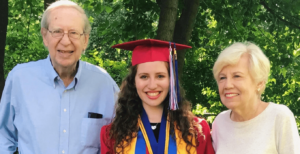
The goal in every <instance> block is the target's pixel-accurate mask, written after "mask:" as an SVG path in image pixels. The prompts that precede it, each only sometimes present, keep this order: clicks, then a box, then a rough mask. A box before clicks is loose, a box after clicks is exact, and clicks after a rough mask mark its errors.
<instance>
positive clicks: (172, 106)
mask: <svg viewBox="0 0 300 154" xmlns="http://www.w3.org/2000/svg"><path fill="white" fill-rule="evenodd" d="M169 44H170V48H169V50H170V57H169V65H170V101H169V107H170V110H177V109H178V104H177V95H176V86H175V80H174V79H175V76H174V73H175V72H174V68H173V56H172V47H171V42H170V43H169Z"/></svg>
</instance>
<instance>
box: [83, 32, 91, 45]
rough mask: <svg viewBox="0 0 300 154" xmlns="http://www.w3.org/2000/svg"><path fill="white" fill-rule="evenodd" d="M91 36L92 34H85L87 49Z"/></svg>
mask: <svg viewBox="0 0 300 154" xmlns="http://www.w3.org/2000/svg"><path fill="white" fill-rule="evenodd" d="M89 38H90V34H85V35H84V48H85V49H86V48H87V46H88V44H89Z"/></svg>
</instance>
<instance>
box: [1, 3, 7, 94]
mask: <svg viewBox="0 0 300 154" xmlns="http://www.w3.org/2000/svg"><path fill="white" fill-rule="evenodd" d="M0 19H1V22H0V98H1V96H2V91H3V88H4V83H5V79H4V68H3V65H4V53H5V41H6V32H7V24H8V0H1V2H0Z"/></svg>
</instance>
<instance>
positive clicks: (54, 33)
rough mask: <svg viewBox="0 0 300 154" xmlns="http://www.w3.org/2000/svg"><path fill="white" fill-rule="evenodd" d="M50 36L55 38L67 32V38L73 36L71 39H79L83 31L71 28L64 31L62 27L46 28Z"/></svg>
mask: <svg viewBox="0 0 300 154" xmlns="http://www.w3.org/2000/svg"><path fill="white" fill-rule="evenodd" d="M47 30H48V31H49V32H50V33H51V35H52V37H55V38H62V37H63V36H64V35H65V34H68V36H69V38H73V39H79V38H80V37H81V36H82V35H83V34H84V33H81V34H80V33H79V32H78V31H75V30H71V31H68V33H65V32H64V31H63V30H62V29H57V30H53V31H51V30H49V29H47Z"/></svg>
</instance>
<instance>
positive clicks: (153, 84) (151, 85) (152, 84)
mask: <svg viewBox="0 0 300 154" xmlns="http://www.w3.org/2000/svg"><path fill="white" fill-rule="evenodd" d="M148 88H149V89H151V90H154V89H156V88H157V81H156V80H155V78H150V79H149V83H148Z"/></svg>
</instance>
